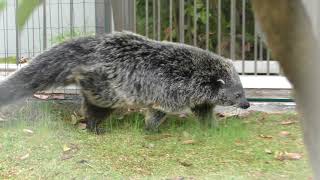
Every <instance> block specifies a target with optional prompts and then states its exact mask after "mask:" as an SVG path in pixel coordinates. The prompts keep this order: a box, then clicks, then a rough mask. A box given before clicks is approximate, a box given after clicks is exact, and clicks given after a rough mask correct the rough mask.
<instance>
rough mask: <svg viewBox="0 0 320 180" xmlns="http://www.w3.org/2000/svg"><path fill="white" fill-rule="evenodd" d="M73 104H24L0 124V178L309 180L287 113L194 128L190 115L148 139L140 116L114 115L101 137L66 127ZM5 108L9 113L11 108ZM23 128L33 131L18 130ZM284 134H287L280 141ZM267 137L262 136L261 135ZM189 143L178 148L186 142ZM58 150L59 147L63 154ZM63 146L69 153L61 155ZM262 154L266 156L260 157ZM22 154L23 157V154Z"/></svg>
mask: <svg viewBox="0 0 320 180" xmlns="http://www.w3.org/2000/svg"><path fill="white" fill-rule="evenodd" d="M74 107H75V106H72V105H68V104H67V105H61V104H59V103H57V102H55V103H44V102H40V103H39V102H38V103H35V102H34V103H27V104H26V105H24V106H23V108H14V109H16V111H15V112H13V113H12V115H6V116H7V117H9V118H8V120H9V121H7V122H0V137H1V140H0V157H1V158H0V179H72V178H75V179H105V178H112V179H121V178H123V177H130V178H133V179H166V178H175V177H178V176H182V177H190V178H196V179H308V177H310V176H311V173H310V168H309V166H308V164H307V160H306V155H305V150H304V147H303V143H302V138H301V132H300V130H299V127H298V124H299V123H294V124H291V125H281V124H280V122H282V121H284V120H293V121H296V120H297V117H296V115H294V114H277V115H267V114H264V113H252V114H251V115H249V116H248V117H246V118H227V119H220V127H219V128H218V129H201V128H200V127H199V125H198V123H197V122H196V121H194V120H193V119H192V118H187V119H179V118H177V117H169V119H168V120H167V121H166V123H165V124H163V126H161V133H159V134H147V133H145V132H144V130H143V117H142V116H141V115H139V114H128V115H126V116H124V118H119V117H120V116H118V115H114V116H113V117H112V118H111V119H110V120H109V121H108V123H106V127H107V129H108V133H107V134H105V135H100V136H97V135H94V134H90V133H87V132H85V131H83V130H80V129H78V128H76V127H74V126H73V125H71V123H70V121H71V114H72V112H73V111H74ZM11 110H12V109H11ZM24 129H30V130H32V131H33V132H34V133H32V134H30V133H26V132H24V131H23V130H24ZM280 131H288V132H290V133H291V134H290V135H289V136H288V137H280V136H279V135H278V133H279V132H280ZM261 134H263V135H266V136H272V138H271V139H270V138H262V137H260V135H261ZM191 139H192V140H193V141H194V144H184V143H183V142H185V141H186V140H191ZM64 148H65V149H64ZM66 148H70V150H69V151H66V152H65V151H64V150H66ZM266 149H269V150H271V151H272V154H267V153H266V152H265V150H266ZM284 151H287V152H298V153H302V154H303V158H302V159H301V160H296V161H290V160H285V161H279V160H276V159H275V153H276V152H284ZM26 154H29V156H28V157H23V156H25V155H26Z"/></svg>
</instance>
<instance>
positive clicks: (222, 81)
mask: <svg viewBox="0 0 320 180" xmlns="http://www.w3.org/2000/svg"><path fill="white" fill-rule="evenodd" d="M217 82H218V83H220V84H222V85H225V84H226V82H224V80H223V79H218V80H217Z"/></svg>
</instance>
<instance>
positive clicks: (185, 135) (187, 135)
mask: <svg viewBox="0 0 320 180" xmlns="http://www.w3.org/2000/svg"><path fill="white" fill-rule="evenodd" d="M182 135H183V137H186V138H188V137H190V136H191V135H190V134H189V133H188V132H187V131H183V133H182Z"/></svg>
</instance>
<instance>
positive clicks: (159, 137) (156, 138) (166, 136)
mask: <svg viewBox="0 0 320 180" xmlns="http://www.w3.org/2000/svg"><path fill="white" fill-rule="evenodd" d="M169 137H172V135H171V134H160V135H150V136H145V137H144V139H146V140H151V141H157V140H161V139H165V138H169Z"/></svg>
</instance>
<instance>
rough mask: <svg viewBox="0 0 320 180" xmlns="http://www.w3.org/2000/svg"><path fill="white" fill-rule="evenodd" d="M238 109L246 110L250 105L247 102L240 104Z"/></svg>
mask: <svg viewBox="0 0 320 180" xmlns="http://www.w3.org/2000/svg"><path fill="white" fill-rule="evenodd" d="M239 107H240V108H241V109H248V108H249V107H250V103H249V101H247V100H244V101H242V102H240V104H239Z"/></svg>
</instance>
